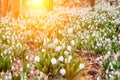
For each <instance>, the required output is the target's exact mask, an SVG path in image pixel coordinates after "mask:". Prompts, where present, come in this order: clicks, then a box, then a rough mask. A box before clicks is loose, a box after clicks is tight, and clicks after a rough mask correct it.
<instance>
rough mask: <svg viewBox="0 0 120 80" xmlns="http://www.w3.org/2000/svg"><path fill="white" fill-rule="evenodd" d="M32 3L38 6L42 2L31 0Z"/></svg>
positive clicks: (40, 0)
mask: <svg viewBox="0 0 120 80" xmlns="http://www.w3.org/2000/svg"><path fill="white" fill-rule="evenodd" d="M33 2H34V5H36V6H39V5H40V4H41V2H42V0H33Z"/></svg>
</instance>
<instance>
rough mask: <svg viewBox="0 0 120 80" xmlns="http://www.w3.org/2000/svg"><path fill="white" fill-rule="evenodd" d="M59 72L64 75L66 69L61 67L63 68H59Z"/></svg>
mask: <svg viewBox="0 0 120 80" xmlns="http://www.w3.org/2000/svg"><path fill="white" fill-rule="evenodd" d="M60 74H61V75H62V76H64V75H65V74H66V70H65V69H64V68H63V69H60Z"/></svg>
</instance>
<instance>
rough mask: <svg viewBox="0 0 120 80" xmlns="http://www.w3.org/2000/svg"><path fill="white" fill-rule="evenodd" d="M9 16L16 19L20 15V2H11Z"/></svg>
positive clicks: (12, 0) (14, 0) (17, 0)
mask: <svg viewBox="0 0 120 80" xmlns="http://www.w3.org/2000/svg"><path fill="white" fill-rule="evenodd" d="M11 13H12V14H11V15H12V16H13V17H14V18H17V17H18V16H19V13H20V0H11Z"/></svg>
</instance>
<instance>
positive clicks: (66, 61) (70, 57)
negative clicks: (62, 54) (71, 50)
mask: <svg viewBox="0 0 120 80" xmlns="http://www.w3.org/2000/svg"><path fill="white" fill-rule="evenodd" d="M71 59H72V56H71V55H69V56H68V57H67V58H66V59H65V63H70V61H71Z"/></svg>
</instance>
